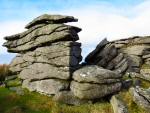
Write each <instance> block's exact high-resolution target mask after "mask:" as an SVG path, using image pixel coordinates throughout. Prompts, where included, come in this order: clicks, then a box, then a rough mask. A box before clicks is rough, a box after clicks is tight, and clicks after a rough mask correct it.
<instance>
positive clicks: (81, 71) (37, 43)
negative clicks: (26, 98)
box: [4, 14, 126, 104]
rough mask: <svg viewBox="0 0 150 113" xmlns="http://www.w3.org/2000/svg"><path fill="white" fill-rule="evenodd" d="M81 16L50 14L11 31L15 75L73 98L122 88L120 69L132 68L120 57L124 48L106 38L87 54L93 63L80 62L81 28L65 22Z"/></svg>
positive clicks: (25, 83) (33, 87)
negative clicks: (13, 32) (118, 49)
mask: <svg viewBox="0 0 150 113" xmlns="http://www.w3.org/2000/svg"><path fill="white" fill-rule="evenodd" d="M76 21H77V19H75V18H74V17H72V16H62V15H47V14H44V15H41V16H39V17H37V18H35V19H34V20H33V21H32V22H30V23H29V24H28V25H26V27H25V28H27V29H28V30H26V31H24V32H22V33H19V34H16V35H13V36H7V37H5V40H7V42H5V43H4V46H5V47H7V49H8V52H12V53H18V54H17V55H16V57H15V58H14V59H13V60H12V62H11V63H10V70H11V71H12V72H13V74H14V75H13V76H12V77H10V78H13V80H12V79H9V81H10V82H12V81H16V80H17V81H19V82H18V84H17V86H18V85H21V87H23V88H27V89H29V90H30V91H36V92H40V93H42V94H46V95H54V96H53V99H54V100H56V101H61V102H64V103H67V104H82V103H87V102H92V101H94V100H95V99H99V98H102V97H105V96H107V95H110V94H114V93H116V92H118V91H120V89H121V87H122V82H121V78H122V74H120V73H122V72H124V71H125V69H126V68H125V69H123V68H122V66H123V65H122V63H120V62H123V63H124V56H123V54H121V53H120V54H118V51H117V49H116V48H115V46H114V45H113V44H109V43H108V41H107V40H106V39H105V40H103V41H102V42H101V43H100V44H99V45H98V46H97V48H96V50H94V52H92V53H91V54H90V55H89V57H87V58H86V59H87V60H88V64H87V65H86V66H84V65H80V64H79V62H80V61H81V60H82V56H81V43H78V42H76V41H77V40H78V39H79V37H78V34H77V33H78V32H80V31H81V29H80V28H78V27H74V26H70V25H65V24H64V23H67V22H76ZM100 51H101V52H100ZM95 55H96V56H95ZM93 59H96V61H94V60H93ZM97 60H98V62H97ZM97 63H98V66H97V65H95V64H97ZM117 64H119V65H117ZM116 65H117V67H116ZM104 68H106V69H104ZM110 69H111V70H115V71H111V70H110ZM120 69H121V71H120ZM7 82H8V81H7ZM9 86H10V85H9ZM93 92H94V93H93Z"/></svg>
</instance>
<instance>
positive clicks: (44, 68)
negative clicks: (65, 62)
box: [19, 63, 72, 80]
mask: <svg viewBox="0 0 150 113" xmlns="http://www.w3.org/2000/svg"><path fill="white" fill-rule="evenodd" d="M71 73H72V72H71V71H70V68H69V67H68V68H67V67H55V66H52V65H49V64H43V63H34V64H32V65H30V66H28V67H26V68H24V69H23V70H22V71H21V72H20V74H19V78H21V79H31V80H41V79H46V78H59V79H70V77H71Z"/></svg>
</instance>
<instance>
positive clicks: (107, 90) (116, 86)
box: [70, 81, 121, 99]
mask: <svg viewBox="0 0 150 113" xmlns="http://www.w3.org/2000/svg"><path fill="white" fill-rule="evenodd" d="M70 88H71V91H72V92H73V94H74V95H75V96H76V97H78V98H80V99H97V98H102V97H104V96H107V95H109V94H113V93H116V92H118V91H120V89H121V83H120V82H116V83H113V84H91V83H79V82H75V81H72V82H71V85H70Z"/></svg>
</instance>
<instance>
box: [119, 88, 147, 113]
mask: <svg viewBox="0 0 150 113" xmlns="http://www.w3.org/2000/svg"><path fill="white" fill-rule="evenodd" d="M119 95H120V97H121V98H122V100H123V101H124V102H125V103H126V105H127V108H128V111H129V113H149V112H147V111H145V110H144V109H142V108H141V107H139V106H138V105H137V104H136V103H135V102H134V101H133V99H132V97H131V95H130V93H129V91H127V90H124V91H122V92H120V93H119Z"/></svg>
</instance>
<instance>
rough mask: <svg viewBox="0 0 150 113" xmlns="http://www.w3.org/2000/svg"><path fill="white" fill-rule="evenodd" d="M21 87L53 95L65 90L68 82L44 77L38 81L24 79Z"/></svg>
mask: <svg viewBox="0 0 150 113" xmlns="http://www.w3.org/2000/svg"><path fill="white" fill-rule="evenodd" d="M22 87H23V88H27V89H29V90H30V91H37V92H40V93H44V94H47V95H54V94H57V93H58V92H60V91H63V90H67V89H68V88H69V83H68V82H67V81H63V80H59V79H46V80H39V81H30V80H24V81H23V84H22Z"/></svg>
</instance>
